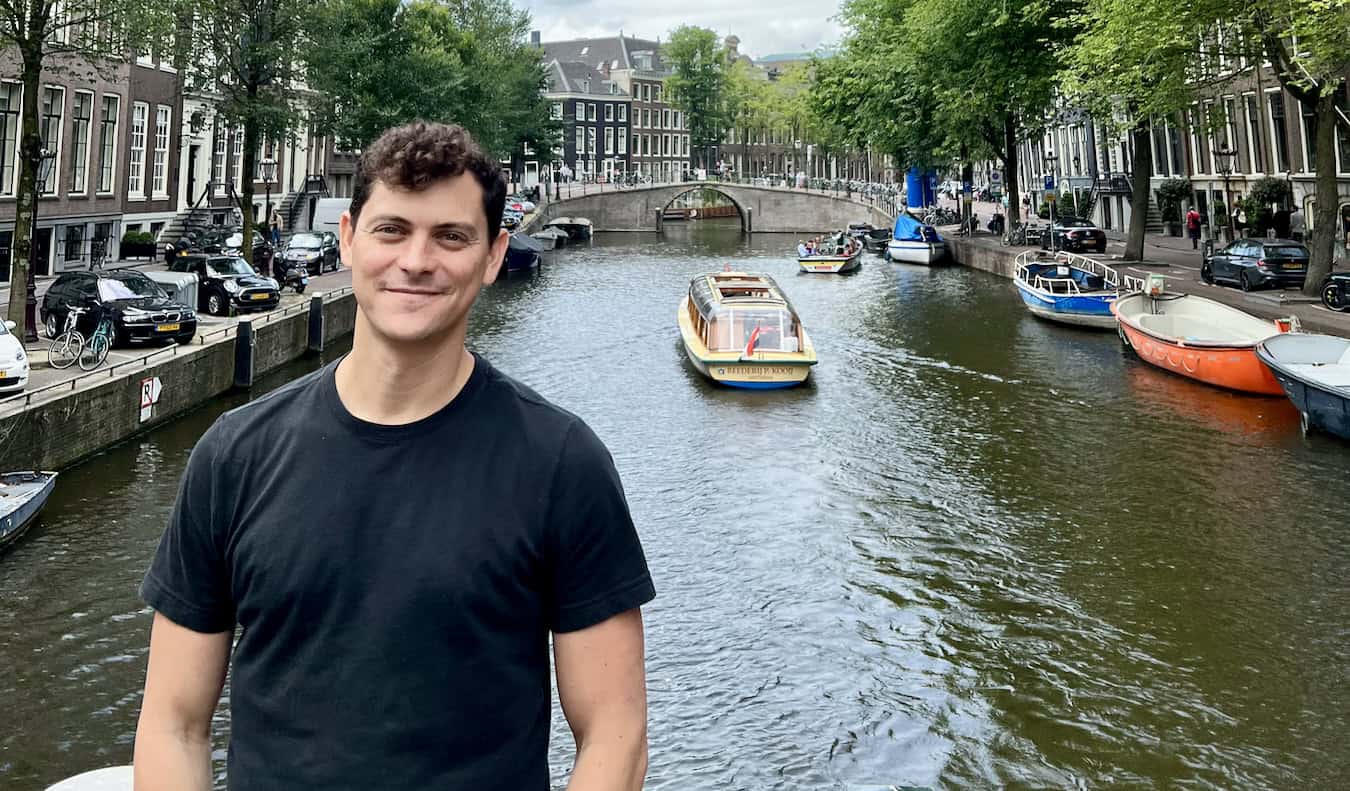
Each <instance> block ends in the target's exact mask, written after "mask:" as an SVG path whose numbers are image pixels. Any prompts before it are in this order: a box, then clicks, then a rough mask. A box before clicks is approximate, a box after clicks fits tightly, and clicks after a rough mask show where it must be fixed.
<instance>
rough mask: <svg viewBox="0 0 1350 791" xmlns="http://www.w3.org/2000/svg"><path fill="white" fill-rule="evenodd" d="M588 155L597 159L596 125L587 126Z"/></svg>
mask: <svg viewBox="0 0 1350 791" xmlns="http://www.w3.org/2000/svg"><path fill="white" fill-rule="evenodd" d="M586 156H587V158H589V159H595V127H593V126H588V127H586Z"/></svg>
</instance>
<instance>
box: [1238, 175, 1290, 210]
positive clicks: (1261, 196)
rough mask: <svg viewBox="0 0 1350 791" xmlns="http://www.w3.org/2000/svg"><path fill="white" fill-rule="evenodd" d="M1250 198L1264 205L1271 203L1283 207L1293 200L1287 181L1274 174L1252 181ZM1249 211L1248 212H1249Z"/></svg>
mask: <svg viewBox="0 0 1350 791" xmlns="http://www.w3.org/2000/svg"><path fill="white" fill-rule="evenodd" d="M1249 194H1250V195H1251V198H1252V200H1254V201H1256V202H1257V203H1258V204H1260V205H1261V206H1264V207H1269V206H1271V205H1275V206H1278V207H1279V208H1284V207H1286V206H1288V205H1289V204H1290V203H1292V202H1293V199H1294V195H1293V192H1292V191H1291V190H1290V188H1289V182H1287V181H1285V180H1284V179H1277V178H1275V177H1274V176H1263V177H1261V178H1259V179H1257V180H1256V181H1255V182H1253V183H1252V188H1251V192H1250V193H1249ZM1250 213H1251V212H1248V214H1250Z"/></svg>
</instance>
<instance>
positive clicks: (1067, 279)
mask: <svg viewBox="0 0 1350 791" xmlns="http://www.w3.org/2000/svg"><path fill="white" fill-rule="evenodd" d="M1013 283H1014V284H1015V285H1016V287H1017V292H1018V293H1019V294H1020V295H1021V297H1022V302H1023V303H1025V304H1026V306H1027V310H1029V311H1031V314H1032V315H1034V316H1037V317H1039V318H1043V319H1048V320H1050V321H1057V322H1061V323H1063V324H1072V325H1075V326H1079V327H1095V328H1098V329H1105V330H1111V329H1115V327H1116V317H1115V316H1113V315H1112V314H1111V303H1112V302H1115V301H1116V297H1117V296H1118V295H1119V294H1120V293H1121V291H1143V290H1144V281H1143V280H1142V279H1141V278H1137V277H1130V276H1129V275H1122V274H1120V273H1119V272H1117V271H1116V270H1115V269H1114V268H1112V267H1110V266H1108V265H1107V264H1104V263H1102V262H1101V261H1097V260H1094V259H1091V258H1086V257H1084V256H1081V255H1075V254H1074V253H1063V252H1062V253H1057V254H1056V255H1055V257H1054V258H1053V259H1049V260H1047V259H1042V258H1040V257H1039V256H1037V254H1036V253H1034V252H1031V251H1028V252H1025V253H1022V254H1020V255H1018V256H1017V269H1016V271H1015V272H1014V273H1013Z"/></svg>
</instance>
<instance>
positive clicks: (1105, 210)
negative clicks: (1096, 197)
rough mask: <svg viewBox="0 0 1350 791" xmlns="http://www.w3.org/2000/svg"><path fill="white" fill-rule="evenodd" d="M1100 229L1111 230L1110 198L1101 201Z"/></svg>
mask: <svg viewBox="0 0 1350 791" xmlns="http://www.w3.org/2000/svg"><path fill="white" fill-rule="evenodd" d="M1102 230H1105V231H1109V230H1111V199H1110V198H1107V199H1106V200H1104V201H1102Z"/></svg>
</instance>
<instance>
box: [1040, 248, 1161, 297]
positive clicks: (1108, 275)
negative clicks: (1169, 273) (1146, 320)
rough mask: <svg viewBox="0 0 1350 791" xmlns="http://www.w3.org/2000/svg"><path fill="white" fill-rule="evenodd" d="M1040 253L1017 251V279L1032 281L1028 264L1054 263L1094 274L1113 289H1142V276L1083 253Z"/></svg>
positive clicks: (1121, 290)
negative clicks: (1117, 268) (1126, 272)
mask: <svg viewBox="0 0 1350 791" xmlns="http://www.w3.org/2000/svg"><path fill="white" fill-rule="evenodd" d="M1042 255H1043V252H1042V251H1039V250H1027V251H1026V252H1023V253H1018V254H1017V279H1018V280H1021V281H1022V282H1024V283H1025V282H1032V281H1031V279H1030V273H1029V272H1028V267H1029V266H1031V265H1032V264H1048V263H1054V264H1064V265H1067V266H1072V267H1074V268H1075V269H1080V270H1082V271H1084V272H1087V273H1088V274H1090V275H1096V276H1097V277H1100V278H1101V279H1102V282H1103V283H1105V284H1106V286H1107V287H1108V288H1110V289H1112V290H1113V291H1117V292H1126V293H1133V292H1135V291H1143V290H1144V279H1143V278H1141V277H1134V276H1133V275H1125V274H1121V273H1120V272H1117V271H1116V269H1115V267H1112V266H1108V265H1107V264H1104V263H1102V262H1101V261H1098V260H1097V259H1095V258H1088V257H1087V256H1085V255H1079V254H1077V253H1070V252H1068V251H1067V250H1060V251H1058V252H1056V253H1054V255H1053V256H1052V257H1051V258H1049V259H1046V258H1042V257H1041V256H1042ZM1033 286H1035V287H1036V288H1040V287H1041V286H1039V285H1036V284H1035V283H1033ZM1046 290H1049V289H1046Z"/></svg>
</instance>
